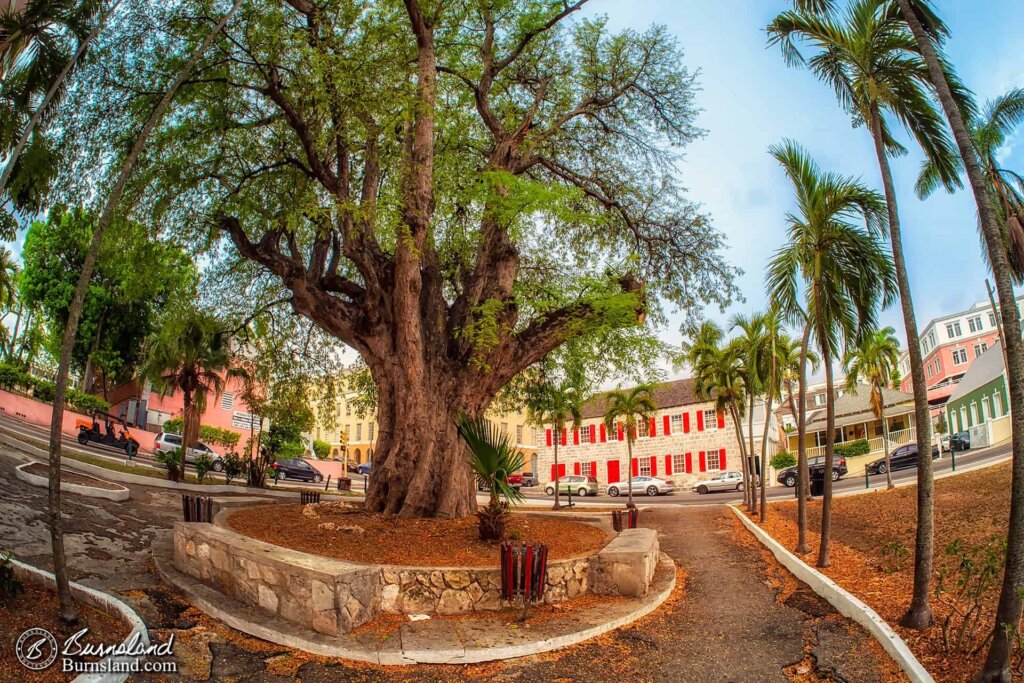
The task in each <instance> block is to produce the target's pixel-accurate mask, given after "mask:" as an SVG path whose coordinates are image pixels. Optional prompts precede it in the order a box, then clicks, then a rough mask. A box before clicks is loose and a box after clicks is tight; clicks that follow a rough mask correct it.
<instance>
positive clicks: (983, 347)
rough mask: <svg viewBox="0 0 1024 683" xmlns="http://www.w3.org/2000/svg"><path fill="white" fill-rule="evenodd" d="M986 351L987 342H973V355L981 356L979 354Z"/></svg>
mask: <svg viewBox="0 0 1024 683" xmlns="http://www.w3.org/2000/svg"><path fill="white" fill-rule="evenodd" d="M986 351H988V344H987V343H985V342H981V343H980V344H975V345H974V357H975V358H981V354H983V353H985V352H986Z"/></svg>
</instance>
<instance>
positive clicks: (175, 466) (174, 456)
mask: <svg viewBox="0 0 1024 683" xmlns="http://www.w3.org/2000/svg"><path fill="white" fill-rule="evenodd" d="M153 458H154V459H155V460H156V461H157V464H159V465H163V466H164V467H166V468H167V478H168V479H170V480H171V481H181V479H182V477H183V476H184V474H185V459H184V451H182V450H181V449H180V448H175V449H174V450H172V451H157V452H156V453H155V454H154V456H153Z"/></svg>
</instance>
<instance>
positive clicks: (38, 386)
mask: <svg viewBox="0 0 1024 683" xmlns="http://www.w3.org/2000/svg"><path fill="white" fill-rule="evenodd" d="M0 389H7V390H8V391H10V390H12V389H19V390H22V391H31V392H32V396H33V398H35V399H37V400H40V401H43V402H45V403H52V402H53V399H54V394H55V393H56V385H54V383H53V382H51V381H49V380H45V379H40V378H38V377H33V376H32V375H30V374H28V373H27V372H25V371H24V370H22V369H20V368H18V367H16V366H14V365H10V364H7V363H0ZM65 401H66V403H67V406H68V407H69V408H70V409H71V410H74V411H76V412H79V413H82V414H85V415H90V414H92V412H93V411H94V410H102V411H107V410H110V403H109V402H107V401H104V400H103V399H102V398H99V397H97V396H93V395H92V394H85V393H82V392H81V391H76V390H74V389H69V390H68V392H67V396H66V398H65Z"/></svg>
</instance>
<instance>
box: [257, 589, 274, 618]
mask: <svg viewBox="0 0 1024 683" xmlns="http://www.w3.org/2000/svg"><path fill="white" fill-rule="evenodd" d="M257 599H258V601H259V605H260V607H262V608H263V609H265V610H267V611H268V612H273V613H274V614H277V605H278V599H277V593H275V592H274V591H272V590H271V589H270V588H268V587H266V586H264V585H263V584H260V585H259V587H258V588H257Z"/></svg>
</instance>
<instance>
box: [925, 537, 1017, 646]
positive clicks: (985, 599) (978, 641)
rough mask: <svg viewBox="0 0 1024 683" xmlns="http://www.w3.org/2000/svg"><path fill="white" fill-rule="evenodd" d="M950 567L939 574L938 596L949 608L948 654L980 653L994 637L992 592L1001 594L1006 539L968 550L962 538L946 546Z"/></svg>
mask: <svg viewBox="0 0 1024 683" xmlns="http://www.w3.org/2000/svg"><path fill="white" fill-rule="evenodd" d="M945 554H946V560H947V563H948V564H947V566H943V567H942V568H940V569H939V570H938V571H936V572H935V578H936V582H935V597H936V598H937V599H938V600H939V602H941V603H943V604H944V605H945V606H946V607H947V608H948V610H949V611H948V613H947V615H946V617H945V619H943V620H942V623H941V626H942V645H943V647H944V648H945V649H946V651H947V652H960V653H965V654H968V655H974V654H976V653H977V652H978V651H979V650H981V648H983V647H984V646H985V645H986V643H988V641H989V639H990V637H991V634H992V626H991V624H992V620H991V617H990V616H989V613H988V612H989V609H990V608H991V602H992V601H991V598H990V595H989V594H990V593H992V592H995V591H998V589H999V583H1000V580H1001V579H1002V574H1003V567H1004V566H1005V564H1006V536H1005V535H999V534H996V535H993V536H992V537H991V538H990V539H989V540H988V542H987V543H985V544H983V545H979V546H975V547H967V546H966V545H965V544H964V542H963V541H962V540H961V539H959V538H958V539H956V540H954V541H953V542H952V543H950V544H949V545H948V546H946V553H945Z"/></svg>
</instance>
